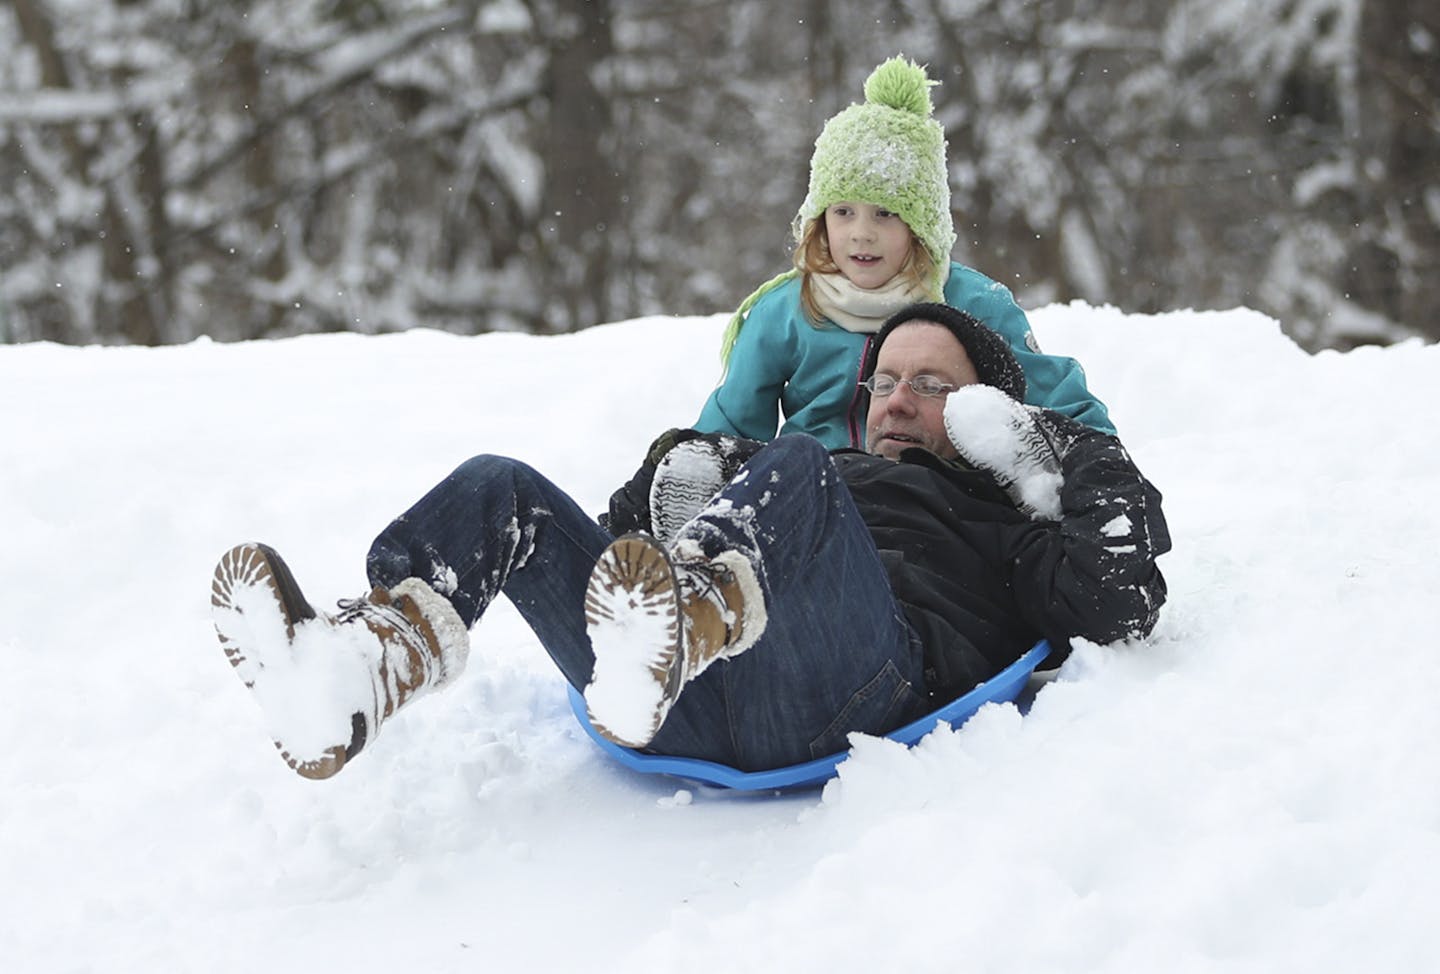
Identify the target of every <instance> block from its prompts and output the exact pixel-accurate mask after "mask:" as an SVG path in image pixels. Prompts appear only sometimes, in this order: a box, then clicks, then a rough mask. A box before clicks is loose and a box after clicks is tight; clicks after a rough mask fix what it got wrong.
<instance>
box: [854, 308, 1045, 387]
mask: <svg viewBox="0 0 1440 974" xmlns="http://www.w3.org/2000/svg"><path fill="white" fill-rule="evenodd" d="M911 321H930V322H934V323H935V324H937V325H943V326H944V327H946V328H948V329H950V333H951V334H952V335H954V336H955V337H956V338H957V339H959V340H960V344H961V345H963V346H965V353H966V354H967V355H969V356H970V364H972V365H974V366H975V371H976V372H977V373H979V375H980V381H981V382H983V383H984V384H985V385H987V386H994V387H995V388H996V389H999V390H1000V391H1001V392H1003V393H1005V394H1006V395H1007V396H1009V397H1010V398H1011V399H1014V400H1015V401H1016V402H1024V401H1025V372H1024V371H1023V370H1022V369H1021V368H1020V363H1019V361H1017V360H1016V358H1015V353H1014V352H1012V351H1010V345H1009V344H1008V343H1007V342H1006V341H1005V339H1003V338H1001V337H1000V335H999V334H998V333H996V332H994V331H991V330H990V329H989V328H986V327H985V326H984V325H982V324H980V322H979V321H978V320H976V318H975V317H974V316H973V315H970V314H967V313H966V312H964V311H961V310H959V309H958V308H952V307H950V306H949V305H948V304H931V303H920V304H912V305H908V306H907V307H904V308H901V309H900V310H899V311H897V312H895V313H894V314H893V315H891V316H890V317H889V318H888V319H886V321H885V324H883V325H881V326H880V330H879V331H878V332H876V334H875V340H874V341H873V342H871V343H870V351H869V353H868V354H867V355H866V356H865V367H864V369H863V370H861V373H860V378H861V379H862V380H863V379H868V378H870V376H872V375H874V374H875V365H876V363H877V362H879V360H880V346H881V345H884V344H885V339H887V338H889V337H890V333H891V332H893V331H894V330H895V329H896V328H899V327H900V326H901V325H903V324H905V323H907V322H911Z"/></svg>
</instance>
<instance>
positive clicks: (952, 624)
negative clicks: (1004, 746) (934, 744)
mask: <svg viewBox="0 0 1440 974" xmlns="http://www.w3.org/2000/svg"><path fill="white" fill-rule="evenodd" d="M1047 415H1048V416H1049V417H1050V419H1051V420H1052V422H1054V421H1057V420H1060V419H1063V418H1062V417H1058V416H1057V414H1054V413H1048V414H1047ZM1064 430H1065V433H1066V434H1067V436H1066V437H1065V439H1068V443H1066V445H1065V447H1064V449H1063V456H1062V457H1061V473H1062V476H1063V486H1062V487H1061V490H1060V503H1061V508H1062V514H1061V519H1060V520H1059V521H1032V520H1030V519H1028V518H1026V517H1025V516H1024V515H1022V514H1020V513H1019V512H1018V511H1017V510H1016V509H1015V506H1014V504H1012V503H1011V502H1010V500H1009V498H1008V497H1007V496H1006V495H1005V494H1004V492H1003V491H1001V490H1000V488H999V487H998V486H997V485H996V484H995V482H994V480H993V479H992V478H991V477H990V475H989V474H988V473H984V472H981V471H977V470H974V469H969V468H967V467H965V466H964V465H963V464H961V463H958V462H954V461H946V460H941V459H940V458H938V457H936V456H935V455H934V454H931V453H928V452H926V451H924V450H920V449H911V450H906V451H905V452H904V453H902V454H901V455H900V461H899V462H898V463H897V462H894V461H890V460H886V459H884V458H882V457H875V456H870V455H868V454H865V453H859V452H855V451H841V452H838V453H836V454H834V458H835V463H836V465H837V466H838V467H839V468H840V472H841V475H842V477H843V478H844V480H845V482H846V484H847V485H848V486H849V488H850V492H851V494H852V495H853V496H854V498H855V503H856V506H857V507H858V508H859V509H860V514H861V516H862V517H863V518H864V520H865V523H866V525H867V526H868V527H869V528H870V533H871V535H872V536H873V537H874V538H875V544H876V546H877V547H878V548H879V549H880V555H881V558H882V560H883V561H884V563H885V566H886V568H887V569H888V570H889V573H890V584H891V587H892V589H893V590H894V592H895V597H896V598H897V600H899V602H900V603H901V605H902V606H903V608H904V610H905V614H906V618H908V619H909V620H910V624H911V625H912V626H914V627H915V629H916V631H917V632H918V633H919V635H920V638H921V640H922V642H923V644H924V647H925V659H926V680H927V683H928V684H929V686H928V689H929V690H930V693H931V695H932V696H933V697H935V698H936V699H937V700H948V699H952V698H954V697H955V696H958V695H959V694H961V693H964V692H966V691H967V690H969V689H970V688H971V687H973V686H975V685H976V684H978V683H980V682H982V681H984V680H986V679H989V678H990V677H991V676H994V675H995V674H996V673H998V672H999V671H1000V670H1002V669H1004V668H1005V667H1006V666H1007V665H1009V664H1010V663H1012V662H1014V661H1015V660H1016V659H1018V658H1019V657H1020V656H1021V655H1022V654H1023V653H1024V652H1025V651H1026V650H1028V649H1029V648H1030V647H1031V646H1032V645H1034V643H1035V642H1036V640H1037V639H1040V638H1042V637H1043V638H1045V639H1047V640H1049V642H1050V644H1051V646H1052V647H1053V649H1054V650H1055V654H1054V655H1053V656H1052V657H1051V658H1050V659H1049V660H1048V661H1047V662H1046V665H1047V666H1051V665H1058V664H1059V662H1060V661H1061V660H1063V659H1064V657H1065V656H1066V655H1067V654H1068V653H1069V651H1070V643H1069V640H1070V637H1073V636H1079V637H1082V638H1085V639H1088V640H1091V641H1093V642H1097V643H1108V642H1113V641H1115V640H1117V639H1123V638H1126V637H1129V636H1142V635H1146V634H1148V633H1149V632H1150V630H1151V629H1152V628H1153V627H1154V625H1155V620H1156V617H1157V615H1158V613H1159V609H1160V606H1161V605H1162V604H1163V603H1164V601H1165V591H1166V590H1165V580H1164V577H1163V576H1162V575H1161V574H1160V570H1159V568H1157V567H1156V565H1155V559H1156V557H1157V556H1159V555H1161V554H1163V553H1165V552H1166V551H1169V550H1170V534H1169V531H1168V529H1167V528H1166V525H1165V518H1164V515H1163V514H1162V512H1161V510H1160V493H1159V491H1157V490H1156V489H1155V487H1154V486H1153V485H1152V484H1151V483H1150V482H1149V481H1148V480H1146V479H1145V477H1144V476H1143V475H1141V473H1140V471H1139V470H1138V469H1136V467H1135V465H1134V463H1133V462H1132V461H1131V460H1130V457H1129V455H1128V454H1127V453H1126V451H1125V448H1124V447H1123V446H1122V445H1121V443H1120V441H1119V440H1118V439H1116V438H1115V437H1113V436H1109V435H1107V434H1104V433H1100V432H1098V431H1095V430H1091V429H1088V428H1086V427H1083V426H1081V425H1080V424H1078V423H1071V422H1069V421H1065V422H1064Z"/></svg>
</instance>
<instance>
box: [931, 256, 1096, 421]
mask: <svg viewBox="0 0 1440 974" xmlns="http://www.w3.org/2000/svg"><path fill="white" fill-rule="evenodd" d="M945 301H946V303H947V304H949V305H950V306H952V307H955V308H959V309H960V310H962V311H968V312H969V313H970V314H972V315H974V316H975V317H976V318H977V319H978V320H979V321H981V322H983V323H984V324H985V325H986V326H988V327H989V328H990V329H991V330H992V331H995V332H998V333H999V334H1000V335H1001V336H1002V337H1003V338H1004V339H1005V340H1006V341H1007V342H1009V343H1010V350H1011V351H1012V352H1014V353H1015V358H1016V360H1017V361H1019V363H1020V368H1021V369H1022V370H1024V372H1025V387H1026V392H1025V401H1026V402H1027V403H1030V404H1031V405H1033V406H1041V407H1044V408H1045V409H1053V410H1054V411H1055V412H1057V413H1060V414H1061V415H1062V416H1068V417H1070V418H1071V419H1074V420H1078V421H1079V422H1081V423H1084V424H1085V425H1086V426H1089V427H1091V428H1092V429H1097V430H1099V431H1100V432H1102V433H1111V434H1113V433H1114V432H1115V426H1114V424H1113V423H1111V422H1110V411H1109V410H1108V409H1106V408H1105V404H1104V403H1103V402H1101V401H1100V400H1099V399H1097V398H1095V395H1094V394H1093V393H1091V391H1090V387H1089V386H1088V385H1087V384H1086V382H1085V370H1084V369H1083V368H1082V367H1081V365H1080V363H1079V362H1077V361H1075V359H1073V358H1069V357H1067V356H1064V355H1046V354H1045V353H1044V352H1042V351H1040V345H1039V343H1038V342H1037V341H1036V340H1035V334H1034V332H1032V331H1031V329H1030V320H1029V319H1028V318H1026V317H1025V312H1024V311H1023V310H1021V308H1020V305H1018V304H1016V303H1015V296H1014V295H1013V294H1011V293H1010V289H1009V288H1007V287H1006V286H1005V285H1003V284H1001V283H1000V282H998V281H993V280H991V279H990V278H988V277H986V276H985V275H984V274H981V273H980V272H979V271H976V270H973V269H972V268H969V267H965V266H964V265H963V264H952V265H951V267H950V279H949V281H948V282H947V283H946V285H945Z"/></svg>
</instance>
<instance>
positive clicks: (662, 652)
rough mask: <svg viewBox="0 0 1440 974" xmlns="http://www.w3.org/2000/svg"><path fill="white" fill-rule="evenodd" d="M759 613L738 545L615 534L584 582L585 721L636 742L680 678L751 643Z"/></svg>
mask: <svg viewBox="0 0 1440 974" xmlns="http://www.w3.org/2000/svg"><path fill="white" fill-rule="evenodd" d="M765 619H766V614H765V598H764V595H763V593H762V592H761V591H760V585H759V582H758V581H757V580H756V577H755V570H754V567H753V566H752V565H751V564H750V562H749V560H748V559H746V558H745V557H744V556H743V555H741V554H740V553H739V552H735V551H726V552H722V553H721V554H719V555H717V556H715V557H712V558H707V557H705V556H704V555H702V554H701V553H700V552H699V550H698V549H692V550H687V549H686V548H685V547H684V544H683V543H682V546H681V547H680V548H677V549H676V550H674V551H670V550H667V549H666V548H664V547H663V546H662V545H661V544H660V543H659V542H658V541H656V540H655V539H654V538H652V537H650V536H649V535H645V534H629V535H625V536H624V537H622V538H617V539H616V540H615V541H614V542H613V543H612V544H611V545H610V547H609V548H607V549H605V551H604V552H603V553H602V554H601V555H600V558H599V560H598V561H597V562H596V563H595V568H594V570H593V571H592V572H591V573H590V583H589V586H588V587H587V589H586V592H585V624H586V629H587V631H588V632H589V635H590V645H591V647H592V648H593V649H594V652H595V672H594V675H593V676H592V677H591V681H590V685H589V686H588V687H586V688H585V702H586V704H587V707H588V710H589V715H590V721H591V723H592V724H593V725H594V727H595V729H596V730H597V731H599V732H600V733H601V734H602V735H604V736H605V737H606V738H607V739H609V740H611V741H614V742H615V743H616V744H620V745H623V746H625V747H644V746H645V745H647V744H649V743H650V741H651V739H652V738H654V736H655V735H656V733H658V732H659V730H660V726H661V724H663V723H664V722H665V717H666V716H667V715H668V714H669V712H670V708H671V707H673V706H674V705H675V701H676V700H678V699H679V698H680V692H681V691H682V690H683V689H684V688H685V685H686V684H688V683H689V682H690V681H691V680H693V679H695V678H696V677H697V676H699V675H700V674H701V673H703V672H704V671H705V670H706V668H707V667H709V666H710V664H711V663H714V662H716V661H717V660H722V659H730V658H732V657H734V656H737V655H739V654H740V653H742V652H744V651H745V650H747V649H749V648H750V647H751V646H753V645H755V642H756V640H758V639H759V638H760V635H761V633H762V632H764V630H765Z"/></svg>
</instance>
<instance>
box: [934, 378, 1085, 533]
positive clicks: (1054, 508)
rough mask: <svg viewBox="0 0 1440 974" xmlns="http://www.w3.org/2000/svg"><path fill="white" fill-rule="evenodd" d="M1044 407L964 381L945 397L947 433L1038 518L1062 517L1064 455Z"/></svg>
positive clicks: (966, 455) (974, 463)
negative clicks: (1061, 460)
mask: <svg viewBox="0 0 1440 974" xmlns="http://www.w3.org/2000/svg"><path fill="white" fill-rule="evenodd" d="M1049 425H1050V424H1049V423H1048V422H1047V418H1046V416H1045V413H1044V410H1041V409H1039V408H1038V407H1035V406H1027V405H1025V404H1024V403H1021V402H1016V401H1015V400H1014V399H1011V398H1010V397H1009V396H1007V395H1006V394H1005V393H1003V392H1001V391H1000V390H999V389H996V388H994V387H993V386H985V385H971V386H963V387H962V388H960V389H957V390H955V391H954V392H952V393H950V395H949V396H948V397H947V398H946V400H945V432H946V434H947V435H949V437H950V442H951V443H953V444H954V445H955V449H956V450H957V451H959V453H960V456H961V457H963V458H964V459H965V460H966V461H968V462H969V463H970V464H971V465H972V466H974V467H977V468H978V469H981V470H985V471H988V472H989V473H990V474H991V475H992V476H993V477H994V478H995V482H996V483H998V484H999V485H1000V486H1001V488H1002V489H1003V490H1004V491H1005V493H1006V494H1008V495H1009V497H1010V499H1011V500H1012V501H1014V502H1015V506H1016V507H1017V508H1019V510H1020V512H1021V513H1022V514H1025V515H1026V516H1027V517H1030V518H1031V519H1033V520H1050V521H1058V520H1059V519H1060V486H1061V484H1062V483H1063V480H1062V477H1061V473H1060V457H1059V455H1058V453H1057V451H1056V447H1057V445H1058V444H1057V443H1056V441H1055V439H1053V435H1054V434H1053V433H1052V431H1051V430H1050V429H1049V428H1048V427H1049Z"/></svg>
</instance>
